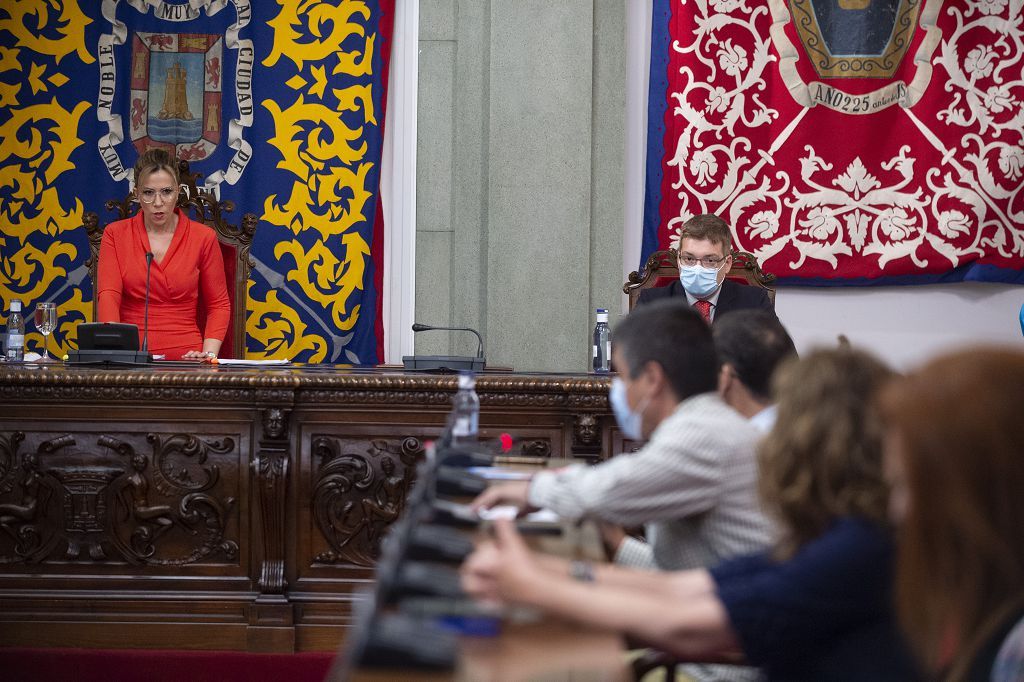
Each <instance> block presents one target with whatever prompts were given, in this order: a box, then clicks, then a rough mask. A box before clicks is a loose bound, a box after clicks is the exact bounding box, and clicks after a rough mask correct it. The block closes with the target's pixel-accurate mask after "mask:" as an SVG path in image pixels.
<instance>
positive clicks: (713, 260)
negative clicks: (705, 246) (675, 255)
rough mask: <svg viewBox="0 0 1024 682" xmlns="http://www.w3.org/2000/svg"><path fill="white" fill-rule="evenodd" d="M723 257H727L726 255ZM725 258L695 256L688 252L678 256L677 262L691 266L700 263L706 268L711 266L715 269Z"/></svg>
mask: <svg viewBox="0 0 1024 682" xmlns="http://www.w3.org/2000/svg"><path fill="white" fill-rule="evenodd" d="M725 258H728V256H726V257H725ZM725 258H723V257H721V256H704V257H703V258H697V257H696V256H691V255H689V254H683V255H680V256H679V262H680V263H681V264H683V265H685V266H687V267H693V266H694V265H696V264H697V263H700V264H701V265H703V266H704V267H706V268H713V269H715V270H717V269H718V267H719V266H720V265H721V264H722V263H724V262H725Z"/></svg>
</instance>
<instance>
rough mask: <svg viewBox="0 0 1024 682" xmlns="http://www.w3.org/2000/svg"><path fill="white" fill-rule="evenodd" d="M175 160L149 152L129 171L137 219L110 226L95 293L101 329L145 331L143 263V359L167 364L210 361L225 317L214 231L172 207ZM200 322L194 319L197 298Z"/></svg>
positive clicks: (226, 304)
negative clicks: (119, 326) (120, 325)
mask: <svg viewBox="0 0 1024 682" xmlns="http://www.w3.org/2000/svg"><path fill="white" fill-rule="evenodd" d="M179 182H180V181H179V178H178V167H177V163H176V160H175V159H174V157H172V156H171V155H170V154H169V153H168V152H167V151H165V150H163V149H150V150H148V151H146V152H145V153H143V154H142V155H141V156H140V157H139V160H138V162H136V164H135V197H136V199H138V201H139V207H140V210H139V212H138V213H137V214H136V215H135V216H133V217H131V218H128V219H127V220H119V221H117V222H115V223H111V224H110V225H109V226H108V227H107V228H106V230H104V232H103V241H102V243H101V245H100V257H99V258H100V260H99V277H98V279H99V282H98V283H97V287H96V300H97V305H98V314H97V319H98V320H99V321H100V322H128V323H131V324H135V325H138V327H139V342H140V344H141V343H142V335H143V332H144V326H145V323H144V320H143V317H144V314H145V301H146V257H147V254H152V255H153V256H152V265H151V267H150V273H149V275H150V283H149V287H150V288H149V344H148V349H149V352H150V353H152V354H154V355H163V356H164V357H165V358H166V359H168V360H205V361H212V360H213V359H215V358H216V357H217V353H218V352H219V351H220V346H221V343H222V342H223V341H224V335H225V334H226V333H227V330H228V325H229V322H230V318H231V303H230V300H229V299H228V291H227V283H226V281H225V276H224V261H223V259H222V256H221V251H220V245H219V244H218V242H217V237H216V235H215V234H214V232H213V230H212V229H211V228H209V227H208V226H206V225H204V224H202V223H198V222H194V221H193V220H191V219H189V217H188V216H187V215H185V214H184V213H183V212H182V211H181V210H179V209H178V208H176V207H175V206H176V203H177V201H178V192H179ZM200 296H202V297H203V302H204V304H205V308H206V311H207V312H206V317H205V319H203V320H199V319H197V317H198V302H199V297H200Z"/></svg>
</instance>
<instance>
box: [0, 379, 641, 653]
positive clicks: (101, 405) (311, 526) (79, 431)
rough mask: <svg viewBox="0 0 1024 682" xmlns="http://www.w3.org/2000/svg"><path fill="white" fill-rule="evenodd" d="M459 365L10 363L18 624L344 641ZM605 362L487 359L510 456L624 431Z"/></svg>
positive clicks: (256, 647)
mask: <svg viewBox="0 0 1024 682" xmlns="http://www.w3.org/2000/svg"><path fill="white" fill-rule="evenodd" d="M456 384H457V379H456V378H455V377H454V376H451V375H447V376H446V375H430V374H418V373H405V372H401V371H389V370H376V371H371V370H358V369H347V368H332V367H286V368H275V369H269V368H258V369H254V368H244V369H243V368H224V367H220V368H218V367H195V366H186V365H183V364H182V365H179V364H172V363H169V364H162V365H159V366H157V367H155V368H141V369H120V370H111V369H88V368H67V367H62V366H57V367H55V368H36V367H34V366H31V365H22V366H18V365H0V641H3V642H5V643H6V644H8V645H11V646H95V647H112V646H116V647H173V648H196V649H241V650H252V651H293V650H329V649H334V648H336V647H337V646H338V644H339V642H340V641H341V640H342V638H343V636H344V632H345V628H346V626H347V625H348V624H349V619H350V605H351V600H352V598H353V597H352V594H353V591H354V590H355V589H356V588H358V587H359V586H361V585H364V584H366V583H367V582H368V581H371V580H372V577H373V565H374V562H375V559H376V556H377V552H378V549H379V543H380V539H381V537H382V535H383V534H384V533H385V532H386V530H387V528H388V526H389V524H390V523H391V522H393V521H394V520H395V519H396V518H397V517H398V516H399V515H400V514H401V511H402V509H403V507H404V503H405V496H406V494H407V492H408V490H409V489H410V487H411V486H412V485H414V484H415V482H414V472H415V465H416V462H417V461H418V459H419V458H420V457H421V456H422V453H423V449H424V444H425V443H426V442H427V441H428V440H430V439H432V438H434V437H436V436H437V435H438V434H439V433H440V432H441V430H442V429H443V426H444V422H445V419H446V417H447V414H448V410H449V406H450V402H451V397H452V395H453V394H454V392H455V390H456V387H457V386H456ZM607 390H608V379H607V378H606V377H599V376H594V375H585V374H583V375H557V374H532V375H531V374H509V373H501V374H494V375H488V374H484V375H481V376H480V377H479V378H478V381H477V392H478V393H479V395H480V402H481V418H480V423H481V437H482V438H485V439H489V438H496V437H497V436H498V435H499V434H501V433H502V432H507V433H509V434H511V435H512V436H513V437H514V438H515V439H516V441H515V445H514V448H513V451H512V452H510V453H508V455H507V458H508V460H509V461H520V462H538V461H544V460H545V459H547V458H572V459H581V460H593V459H596V458H601V457H606V456H608V455H610V454H611V453H612V452H616V451H619V450H620V449H621V447H622V442H621V436H620V435H619V433H618V431H617V429H615V428H614V418H613V417H612V415H611V414H610V412H609V410H608V404H607Z"/></svg>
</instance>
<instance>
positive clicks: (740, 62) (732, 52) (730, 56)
mask: <svg viewBox="0 0 1024 682" xmlns="http://www.w3.org/2000/svg"><path fill="white" fill-rule="evenodd" d="M718 64H719V66H721V67H722V69H724V70H725V72H726V73H727V74H729V75H730V76H733V77H734V78H739V77H740V75H741V72H743V71H746V70H747V66H748V65H749V62H748V61H747V51H746V50H745V49H744V48H743V47H742V46H741V45H733V44H732V40H726V41H725V42H724V43H723V44H722V49H721V50H719V51H718Z"/></svg>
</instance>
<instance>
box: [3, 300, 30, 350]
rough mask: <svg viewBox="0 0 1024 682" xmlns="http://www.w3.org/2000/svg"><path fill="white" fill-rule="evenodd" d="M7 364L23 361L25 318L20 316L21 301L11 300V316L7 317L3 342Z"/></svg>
mask: <svg viewBox="0 0 1024 682" xmlns="http://www.w3.org/2000/svg"><path fill="white" fill-rule="evenodd" d="M4 348H6V349H7V350H6V357H7V361H8V362H21V361H22V360H24V359H25V318H24V317H22V315H21V301H19V300H18V299H16V298H15V299H11V314H10V315H9V316H8V317H7V338H6V339H5V342H4Z"/></svg>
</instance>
